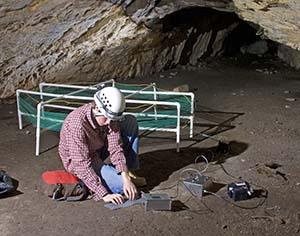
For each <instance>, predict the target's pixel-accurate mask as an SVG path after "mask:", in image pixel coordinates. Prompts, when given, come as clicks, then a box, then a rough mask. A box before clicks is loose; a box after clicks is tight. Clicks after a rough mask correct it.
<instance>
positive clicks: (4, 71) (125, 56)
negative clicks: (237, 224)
mask: <svg viewBox="0 0 300 236" xmlns="http://www.w3.org/2000/svg"><path fill="white" fill-rule="evenodd" d="M190 10H191V12H193V11H194V10H193V9H188V10H183V12H181V11H177V12H171V13H170V14H167V15H165V17H164V18H162V19H160V20H158V21H156V23H155V25H156V26H159V27H158V28H159V30H152V29H150V28H148V27H147V26H146V25H144V24H137V23H136V22H134V21H133V20H132V18H131V17H130V16H127V15H126V14H125V12H124V8H123V7H122V6H121V5H118V4H117V5H113V3H109V2H106V1H98V0H89V1H75V0H73V1H66V0H56V1H51V2H50V1H43V0H40V1H38V0H31V1H30V0H27V1H25V0H23V1H19V2H18V4H15V3H11V2H10V1H6V2H5V3H4V4H2V5H1V7H0V26H1V27H0V33H1V34H2V35H3V37H1V39H0V51H1V54H0V82H1V83H0V98H1V99H7V98H11V97H14V96H15V91H16V89H18V88H22V89H29V90H31V89H35V88H37V86H38V84H39V83H40V82H42V81H43V82H52V83H75V82H81V83H92V82H99V81H103V80H106V79H111V78H116V79H119V80H120V79H127V78H130V77H136V76H143V75H146V74H151V73H154V72H158V71H161V70H163V69H165V68H172V67H173V66H176V65H177V64H180V63H181V64H186V63H190V64H195V63H197V60H199V59H200V58H202V57H207V56H209V55H218V54H220V53H222V44H223V41H224V38H225V37H226V35H227V34H228V33H229V32H230V31H231V30H232V29H234V27H236V25H237V24H238V23H237V17H236V16H235V15H232V14H231V13H224V14H225V15H222V14H221V15H220V14H218V13H217V12H216V11H215V10H211V9H202V10H201V9H196V10H195V11H196V14H198V15H199V16H198V19H197V20H198V22H199V23H197V24H192V25H191V24H189V23H188V21H187V22H185V21H184V20H183V21H181V22H180V24H176V23H174V18H176V17H178V15H181V16H182V17H183V16H184V15H187V16H188V15H189V13H191V12H184V11H190ZM226 14H229V15H226ZM191 15H192V16H193V17H195V14H194V13H193V14H191ZM224 17H225V18H224ZM172 19H173V20H172ZM183 19H184V17H183ZM224 19H227V20H224ZM172 21H173V22H172ZM195 22H196V21H195ZM163 28H164V29H163ZM162 29H163V30H162Z"/></svg>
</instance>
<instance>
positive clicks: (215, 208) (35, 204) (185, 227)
mask: <svg viewBox="0 0 300 236" xmlns="http://www.w3.org/2000/svg"><path fill="white" fill-rule="evenodd" d="M146 80H148V81H154V82H157V84H158V85H159V87H162V88H165V89H171V88H174V87H176V86H179V85H182V84H188V85H189V88H190V90H191V91H193V92H195V95H196V98H197V107H196V111H197V112H196V116H197V123H198V125H197V126H196V133H197V131H198V132H199V131H203V132H206V133H209V132H217V133H218V134H217V135H216V136H215V137H218V138H221V139H222V140H223V141H224V142H226V143H230V144H231V149H230V151H229V152H228V153H220V152H218V150H217V145H218V143H216V142H214V141H212V140H202V141H201V139H200V138H199V136H196V138H197V140H194V141H191V140H184V141H183V142H182V149H181V152H180V153H176V152H175V149H174V148H175V142H174V140H169V139H165V138H164V137H162V136H163V135H161V134H158V133H153V134H151V137H148V138H142V140H141V149H140V158H141V170H140V171H139V174H141V175H144V176H145V177H146V178H147V180H148V183H149V184H148V187H147V188H146V189H144V190H145V191H146V190H148V191H151V190H152V191H154V190H156V192H161V193H163V192H166V193H169V194H170V195H171V196H175V195H177V197H176V198H175V199H174V202H173V210H172V211H170V212H155V211H148V212H145V211H144V209H143V207H141V206H133V207H130V208H126V209H121V210H117V211H110V210H109V209H106V208H104V203H103V202H98V203H96V202H94V201H93V200H87V201H83V202H73V203H72V202H54V201H52V200H51V199H48V198H47V197H46V196H45V195H43V194H42V192H41V191H40V176H41V173H42V172H44V171H46V170H53V169H59V168H61V164H60V161H59V159H58V156H57V147H55V144H57V141H58V135H57V134H56V133H50V132H43V134H42V149H43V150H45V149H46V148H47V147H52V146H54V147H53V148H52V149H50V150H48V151H46V152H44V153H43V154H41V155H40V156H39V157H38V158H37V157H35V156H34V143H35V131H34V129H33V128H32V127H31V126H26V127H25V129H23V130H18V123H17V114H16V106H15V104H13V105H1V107H0V120H1V122H0V129H1V134H2V135H1V136H0V147H1V148H0V169H4V170H5V171H7V172H8V173H9V174H10V175H11V176H12V177H13V178H15V179H17V180H18V181H19V187H18V192H17V193H16V194H14V195H12V196H9V197H6V198H2V199H0V232H1V235H3V236H7V235H24V236H25V235H33V234H34V235H298V234H300V198H299V193H300V174H299V173H300V172H299V169H300V167H299V156H300V148H299V140H300V132H299V123H300V118H299V115H298V114H299V112H300V103H299V102H300V89H299V88H300V74H299V72H296V71H293V70H291V69H289V68H286V67H284V66H281V65H280V63H279V62H277V61H270V60H269V61H267V62H266V61H264V62H263V63H262V60H261V59H260V60H258V59H255V60H245V59H239V58H231V59H226V60H225V59H222V60H219V61H213V62H210V63H209V62H207V63H205V64H201V65H199V66H198V67H182V68H176V69H173V70H170V71H165V72H163V73H160V74H156V75H153V76H151V78H143V79H136V80H135V81H132V82H134V83H143V82H145V81H146ZM130 82H131V81H130ZM226 120H230V122H225V121H226ZM221 123H222V126H221V125H218V124H221ZM217 127H219V129H217ZM225 129H227V130H225ZM200 154H204V155H205V156H206V157H207V158H208V159H209V161H210V162H209V165H208V169H207V170H206V172H205V174H206V175H207V176H209V177H211V181H212V182H213V183H212V184H210V186H209V189H210V191H212V192H213V193H215V194H217V195H218V196H221V197H223V198H224V199H225V200H222V198H220V197H217V196H214V195H205V196H204V197H203V198H202V199H196V198H194V197H191V196H190V195H189V194H188V193H187V192H184V190H183V188H182V186H181V185H179V188H178V191H176V187H173V188H172V186H174V185H175V186H176V183H177V182H178V178H179V177H180V173H181V172H182V170H184V169H185V168H187V167H195V168H203V167H204V163H203V162H201V161H200V162H199V163H197V164H194V161H195V158H196V157H197V156H198V155H200ZM238 178H242V179H244V180H247V181H249V183H251V185H252V187H253V188H254V190H255V196H254V197H253V198H252V199H250V200H247V201H243V202H235V203H234V204H235V206H234V205H233V204H232V203H233V202H232V201H231V200H230V199H229V198H228V197H227V194H226V184H228V183H231V182H233V181H237V179H238ZM266 190H267V192H268V194H267V197H266V198H265V197H264V196H262V195H264V192H265V191H266ZM236 205H238V206H236ZM242 208H253V209H242Z"/></svg>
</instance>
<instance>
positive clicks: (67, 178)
mask: <svg viewBox="0 0 300 236" xmlns="http://www.w3.org/2000/svg"><path fill="white" fill-rule="evenodd" d="M42 178H43V180H44V182H45V183H46V184H77V183H78V178H77V177H76V176H74V175H72V174H70V173H68V172H66V171H64V170H55V171H46V172H44V173H43V174H42Z"/></svg>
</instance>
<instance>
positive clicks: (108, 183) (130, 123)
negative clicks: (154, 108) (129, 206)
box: [100, 115, 139, 194]
mask: <svg viewBox="0 0 300 236" xmlns="http://www.w3.org/2000/svg"><path fill="white" fill-rule="evenodd" d="M120 127H121V137H122V141H123V148H124V154H125V157H126V165H127V168H128V169H129V170H135V169H138V167H139V160H138V149H139V137H138V132H139V130H138V124H137V120H136V118H135V117H134V116H132V115H125V116H124V119H123V120H122V121H120ZM108 156H109V153H108V151H107V148H106V147H104V148H103V150H101V159H103V160H105V159H106V158H107V157H108ZM100 177H101V179H102V183H103V185H104V186H105V187H106V189H107V190H108V191H110V192H111V193H120V194H122V193H123V180H122V176H121V175H120V174H118V172H117V170H116V169H115V167H114V166H113V165H112V164H109V165H107V164H104V165H103V166H102V167H101V169H100Z"/></svg>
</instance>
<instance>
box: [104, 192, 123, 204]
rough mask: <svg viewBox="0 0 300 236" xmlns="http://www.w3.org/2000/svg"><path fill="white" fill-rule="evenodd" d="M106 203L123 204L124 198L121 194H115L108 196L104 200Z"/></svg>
mask: <svg viewBox="0 0 300 236" xmlns="http://www.w3.org/2000/svg"><path fill="white" fill-rule="evenodd" d="M102 199H103V201H104V202H112V203H113V204H116V205H117V204H122V203H123V202H124V198H123V196H122V195H121V194H118V193H114V194H107V195H106V196H104V197H103V198H102Z"/></svg>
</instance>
